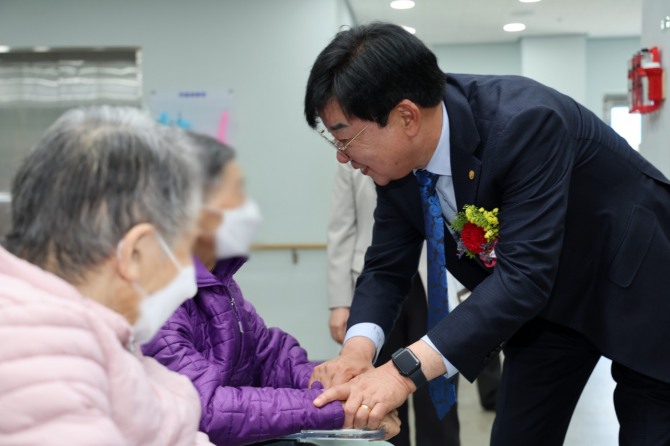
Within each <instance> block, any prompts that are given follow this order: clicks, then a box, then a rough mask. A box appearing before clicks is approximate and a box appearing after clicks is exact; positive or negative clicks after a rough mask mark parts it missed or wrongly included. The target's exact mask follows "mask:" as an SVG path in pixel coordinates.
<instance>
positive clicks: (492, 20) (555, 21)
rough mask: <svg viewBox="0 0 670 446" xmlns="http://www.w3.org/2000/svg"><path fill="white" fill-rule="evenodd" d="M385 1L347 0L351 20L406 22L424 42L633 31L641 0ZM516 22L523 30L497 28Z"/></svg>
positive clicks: (615, 34)
mask: <svg viewBox="0 0 670 446" xmlns="http://www.w3.org/2000/svg"><path fill="white" fill-rule="evenodd" d="M390 2H391V0H348V3H349V5H350V7H351V11H352V13H353V15H354V18H355V20H356V22H357V23H359V24H360V23H366V22H370V21H375V20H381V21H386V22H393V23H397V24H399V25H405V26H411V27H412V28H415V29H416V35H417V37H419V38H420V39H421V40H423V41H424V42H425V43H426V44H428V45H440V44H465V43H484V42H487V43H491V42H513V41H516V40H517V39H519V38H522V37H527V36H534V37H537V36H559V35H571V34H572V35H574V34H585V35H587V36H588V37H591V38H605V37H629V36H639V35H640V32H641V25H642V0H542V1H540V2H537V3H521V2H519V1H518V0H415V2H416V6H415V7H414V8H412V9H409V10H402V11H399V10H394V9H391V7H390V6H389V4H390ZM510 22H522V23H524V24H525V25H526V30H525V31H521V32H517V33H508V32H505V31H503V29H502V27H503V25H504V24H506V23H510Z"/></svg>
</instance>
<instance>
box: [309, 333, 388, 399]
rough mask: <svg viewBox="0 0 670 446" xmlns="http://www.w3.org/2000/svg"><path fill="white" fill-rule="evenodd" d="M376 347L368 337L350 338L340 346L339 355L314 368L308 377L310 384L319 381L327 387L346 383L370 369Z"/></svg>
mask: <svg viewBox="0 0 670 446" xmlns="http://www.w3.org/2000/svg"><path fill="white" fill-rule="evenodd" d="M376 351H377V349H376V348H375V346H374V344H373V343H372V341H371V340H369V339H368V338H364V337H362V336H357V337H354V338H351V339H349V340H348V341H347V343H346V344H345V345H344V347H343V348H342V351H341V352H340V356H338V357H336V358H333V359H331V360H329V361H326V362H324V363H322V364H320V365H318V366H317V367H315V368H314V371H313V372H312V376H311V377H310V379H309V385H310V386H311V385H312V383H313V382H314V381H319V382H321V384H323V387H325V388H328V387H332V386H336V385H338V384H342V383H346V382H347V381H349V380H350V379H352V378H354V377H355V376H358V375H360V374H361V373H363V372H365V371H366V370H370V369H372V368H373V367H372V359H373V358H374V357H375V353H376Z"/></svg>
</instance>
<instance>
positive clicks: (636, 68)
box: [628, 47, 665, 113]
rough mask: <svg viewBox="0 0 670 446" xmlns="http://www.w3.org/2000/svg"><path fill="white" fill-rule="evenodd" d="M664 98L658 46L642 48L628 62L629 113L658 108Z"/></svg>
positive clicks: (646, 111) (663, 80) (644, 111)
mask: <svg viewBox="0 0 670 446" xmlns="http://www.w3.org/2000/svg"><path fill="white" fill-rule="evenodd" d="M664 98H665V79H664V74H663V68H662V67H661V56H660V52H659V49H658V47H653V48H643V49H641V50H640V51H638V52H637V53H635V54H634V55H633V57H632V58H631V60H630V61H629V62H628V102H629V107H630V112H631V113H649V112H652V111H654V110H658V109H659V108H660V106H661V103H662V102H663V99H664Z"/></svg>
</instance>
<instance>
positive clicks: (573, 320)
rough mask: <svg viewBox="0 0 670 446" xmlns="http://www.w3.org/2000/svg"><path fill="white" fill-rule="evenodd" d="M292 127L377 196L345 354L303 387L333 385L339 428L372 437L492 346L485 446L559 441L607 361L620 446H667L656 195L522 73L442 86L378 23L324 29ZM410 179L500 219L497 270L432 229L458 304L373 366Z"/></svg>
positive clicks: (611, 143)
mask: <svg viewBox="0 0 670 446" xmlns="http://www.w3.org/2000/svg"><path fill="white" fill-rule="evenodd" d="M305 115H306V118H307V122H308V124H309V125H310V126H312V127H316V126H317V124H318V123H319V121H321V122H322V124H323V125H324V126H325V129H326V130H327V131H328V132H329V133H330V134H331V135H332V137H333V138H334V140H333V141H332V143H333V144H334V145H335V146H336V148H337V149H338V153H337V158H338V161H340V162H351V164H352V166H353V167H355V168H358V169H361V171H362V172H363V173H364V174H367V175H369V176H370V177H372V179H373V180H374V181H375V183H376V184H377V186H378V202H377V209H376V211H375V226H374V232H373V241H372V245H371V246H370V248H369V249H368V251H367V253H366V258H365V267H364V269H363V272H362V273H361V276H360V278H359V279H358V282H357V286H356V292H355V296H354V301H353V304H352V308H351V315H350V318H349V322H348V331H347V337H346V339H345V344H344V346H343V348H342V351H341V353H340V356H339V357H337V358H335V359H333V360H331V361H328V362H326V363H324V364H323V365H322V366H320V367H319V368H318V369H316V370H315V372H314V375H313V376H312V380H319V381H322V382H323V383H325V384H326V386H327V387H329V386H332V387H330V388H329V389H328V390H326V391H325V392H324V393H323V394H322V395H321V397H319V398H317V400H315V404H316V405H317V406H320V405H322V404H324V403H325V402H326V401H330V400H334V399H340V400H346V402H345V413H346V419H345V427H347V426H354V427H363V426H368V427H376V426H378V425H379V424H380V420H381V418H382V417H383V415H384V414H386V413H387V412H388V411H390V410H391V409H393V408H395V407H397V406H398V405H400V404H401V403H402V402H403V401H404V400H405V399H406V398H407V396H408V395H409V394H410V393H411V392H413V391H414V390H415V389H416V387H417V385H421V384H422V383H423V380H424V378H427V379H428V380H429V381H430V380H433V379H435V378H437V377H439V376H441V375H446V376H452V375H453V374H454V373H457V372H460V373H461V374H462V375H463V376H464V377H465V378H466V379H468V380H469V381H472V380H474V379H475V378H476V377H477V375H478V374H479V373H480V371H481V370H482V369H483V367H484V365H485V364H487V362H488V361H490V360H491V359H493V358H495V357H496V355H497V353H498V352H499V351H500V350H503V352H504V358H505V359H504V364H503V376H502V382H501V385H500V390H499V393H498V402H497V404H498V405H497V416H496V421H495V423H494V427H493V432H492V439H491V444H493V445H517V444H543V445H550V444H557V445H559V444H562V442H563V439H564V437H565V432H566V430H567V427H568V424H569V421H570V417H571V416H572V412H573V410H574V407H575V405H576V403H577V400H578V399H579V395H580V394H581V391H582V389H583V387H584V385H585V383H586V381H587V379H588V377H589V375H590V374H591V371H592V369H593V367H594V366H595V364H596V362H597V361H598V359H599V358H600V357H601V356H606V357H608V358H610V359H611V360H612V375H613V377H614V379H615V381H616V383H617V385H616V390H615V392H614V404H615V408H616V411H617V416H618V419H619V423H620V427H621V429H620V444H626V445H629V444H630V445H641V444H645V445H660V444H670V427H669V426H670V357H669V356H668V355H667V354H666V352H667V348H668V347H667V346H668V345H670V293H669V292H668V291H667V285H666V282H665V279H666V278H667V277H668V275H669V274H670V184H669V182H668V179H667V178H666V177H665V176H663V175H662V174H661V173H660V172H659V171H658V170H657V169H656V168H655V167H654V166H652V165H651V164H650V163H649V162H647V161H646V160H645V159H644V158H643V157H642V156H640V155H639V154H638V153H637V152H635V151H634V150H633V149H632V148H630V147H629V146H628V144H627V143H626V142H625V140H624V139H622V138H621V137H619V136H618V135H617V134H616V133H615V132H614V131H613V130H612V129H611V128H609V127H608V126H607V125H605V124H604V123H603V122H602V121H601V120H600V119H598V118H597V117H596V116H595V115H594V114H593V113H591V112H589V111H588V110H587V109H585V108H584V107H582V106H581V105H579V104H578V103H576V102H575V101H574V100H572V99H570V98H569V97H567V96H564V95H562V94H560V93H558V92H556V91H554V90H552V89H550V88H548V87H546V86H543V85H541V84H539V83H537V82H534V81H532V80H529V79H525V78H522V77H514V76H473V75H456V74H454V75H444V74H443V73H442V72H441V71H440V70H439V68H438V65H437V62H436V59H435V56H434V55H433V54H432V52H430V51H429V50H428V49H427V48H426V47H425V45H423V43H422V42H421V41H420V40H418V39H417V38H416V37H414V36H412V35H410V34H409V33H407V32H405V31H404V30H403V29H402V28H400V27H397V26H395V25H390V24H383V23H376V24H370V25H364V26H357V27H354V28H351V29H349V30H346V31H342V32H340V33H338V34H337V36H336V37H335V38H334V39H333V41H332V42H331V43H330V44H329V45H328V46H327V47H326V48H325V49H324V50H323V51H322V52H321V54H320V55H319V56H318V58H317V60H316V62H315V64H314V66H313V67H312V71H311V73H310V78H309V80H308V84H307V92H306V96H305ZM425 171H427V172H428V173H429V174H437V175H436V177H437V178H438V179H437V185H436V190H437V195H438V197H439V204H440V207H441V211H442V212H441V213H442V215H441V216H440V217H444V220H446V221H447V222H449V221H451V220H452V219H453V218H454V214H455V213H456V212H457V211H460V210H462V209H463V207H464V206H466V205H475V206H477V208H483V209H485V210H493V209H494V208H498V209H499V214H498V220H499V238H498V243H497V245H496V246H495V255H496V264H495V266H494V267H488V266H486V265H484V263H483V262H481V261H480V260H479V259H477V258H475V259H470V258H468V257H466V256H462V257H459V256H458V255H457V239H458V238H459V236H460V234H459V233H457V232H453V231H452V232H448V231H447V230H445V231H444V232H445V236H444V242H443V243H444V254H443V257H446V267H447V268H448V269H449V271H450V272H452V274H453V275H454V276H455V277H456V278H457V279H458V280H459V281H460V282H461V283H463V284H464V285H465V286H467V287H468V288H469V289H471V290H472V294H471V296H470V297H469V298H468V299H467V300H466V301H465V302H463V303H462V304H461V305H459V306H458V307H456V308H455V309H454V310H453V311H452V312H451V313H449V314H448V315H446V316H445V317H444V318H443V319H442V320H441V321H440V322H439V323H438V324H437V325H436V326H435V327H433V328H432V329H430V330H429V331H428V333H427V335H426V336H424V337H423V338H422V339H421V340H420V341H418V342H416V343H414V344H412V345H410V346H409V347H408V349H409V350H408V351H401V352H400V356H399V357H398V360H397V361H390V362H388V363H386V364H384V365H382V366H380V367H378V368H376V369H373V368H372V366H371V365H370V364H371V363H372V361H373V359H374V357H375V355H376V354H377V353H378V348H379V347H380V345H381V344H383V341H384V337H385V335H386V334H388V333H389V331H390V329H391V327H392V326H393V322H394V320H395V318H396V317H397V315H398V314H399V311H400V308H401V305H402V303H403V297H404V296H406V295H407V291H408V290H409V287H410V283H411V278H412V276H413V275H414V274H415V273H416V270H417V264H418V259H419V253H420V250H421V246H422V244H423V241H424V239H425V238H426V229H425V228H426V226H424V225H425V221H424V214H423V211H424V208H422V196H421V194H420V187H419V184H418V182H417V176H419V174H420V173H421V174H424V173H426V172H425ZM415 174H416V176H415ZM434 176H435V175H434ZM424 201H425V200H424ZM431 237H432V236H431ZM429 266H430V265H429ZM489 266H490V265H489ZM352 378H353V379H352Z"/></svg>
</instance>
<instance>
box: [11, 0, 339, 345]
mask: <svg viewBox="0 0 670 446" xmlns="http://www.w3.org/2000/svg"><path fill="white" fill-rule="evenodd" d="M350 20H351V19H350V17H349V15H348V10H347V8H346V7H344V6H343V4H342V0H319V1H313V0H284V1H282V2H276V1H273V0H244V1H239V0H195V1H191V2H185V1H178V0H141V1H134V0H133V1H131V0H123V1H114V2H112V1H91V0H59V1H53V0H31V1H0V45H10V46H13V47H32V46H35V45H48V46H53V47H72V46H76V47H91V46H139V47H142V51H143V52H142V56H143V75H144V91H145V96H146V97H148V95H149V92H151V91H152V90H154V89H156V90H158V91H161V90H174V89H198V90H201V89H206V90H217V89H226V90H227V89H232V90H233V91H234V111H233V113H234V115H233V118H232V119H233V128H232V137H233V143H234V145H235V146H236V148H237V149H238V154H239V159H240V161H241V163H242V166H243V168H244V170H245V173H246V176H247V184H248V191H249V192H250V194H251V195H252V196H254V197H255V198H256V199H257V201H258V202H259V204H260V206H261V208H262V211H263V213H264V216H265V223H264V226H263V228H262V231H261V234H260V241H261V242H266V243H292V242H314V243H319V242H320V243H324V242H325V230H326V229H325V228H326V222H327V217H328V209H329V200H330V188H331V178H332V177H333V174H334V168H335V159H334V153H333V150H332V149H330V148H329V147H328V146H327V144H325V143H324V142H323V141H322V140H321V139H320V137H319V136H318V135H316V134H315V133H314V132H313V131H312V130H311V129H309V127H308V126H307V125H306V123H305V120H304V117H303V98H304V88H305V84H306V81H307V77H308V75H309V70H310V68H311V65H312V63H313V61H314V59H315V58H316V56H317V54H318V53H319V52H320V51H321V49H322V48H323V47H324V46H325V45H326V44H327V43H328V41H330V39H331V38H332V37H333V35H334V34H335V32H336V31H337V30H338V29H339V27H340V25H342V24H350ZM238 279H239V281H240V283H241V286H242V289H243V290H244V292H245V295H247V296H248V297H249V298H250V300H251V301H252V302H254V303H255V304H256V306H257V307H258V310H259V313H260V314H261V315H262V316H264V317H265V319H266V321H267V322H268V323H269V324H271V325H281V326H282V327H284V328H286V329H287V330H288V331H291V332H292V333H294V334H295V335H296V336H297V337H298V339H299V340H300V341H301V342H302V343H303V345H304V346H305V347H306V348H307V349H308V350H309V351H310V353H311V356H313V357H317V358H324V357H330V356H331V355H333V354H334V353H335V352H336V349H335V347H334V342H332V341H330V336H329V334H328V333H329V332H328V327H327V304H326V292H325V289H326V286H325V283H326V278H325V252H324V251H317V252H310V253H306V254H305V255H302V254H301V256H300V262H299V263H298V264H297V265H294V264H293V263H292V262H291V257H290V254H289V253H288V252H279V253H264V252H256V253H254V255H253V258H252V260H251V261H250V262H249V263H248V264H247V265H246V266H245V268H243V270H242V271H241V272H240V274H239V275H238Z"/></svg>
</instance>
